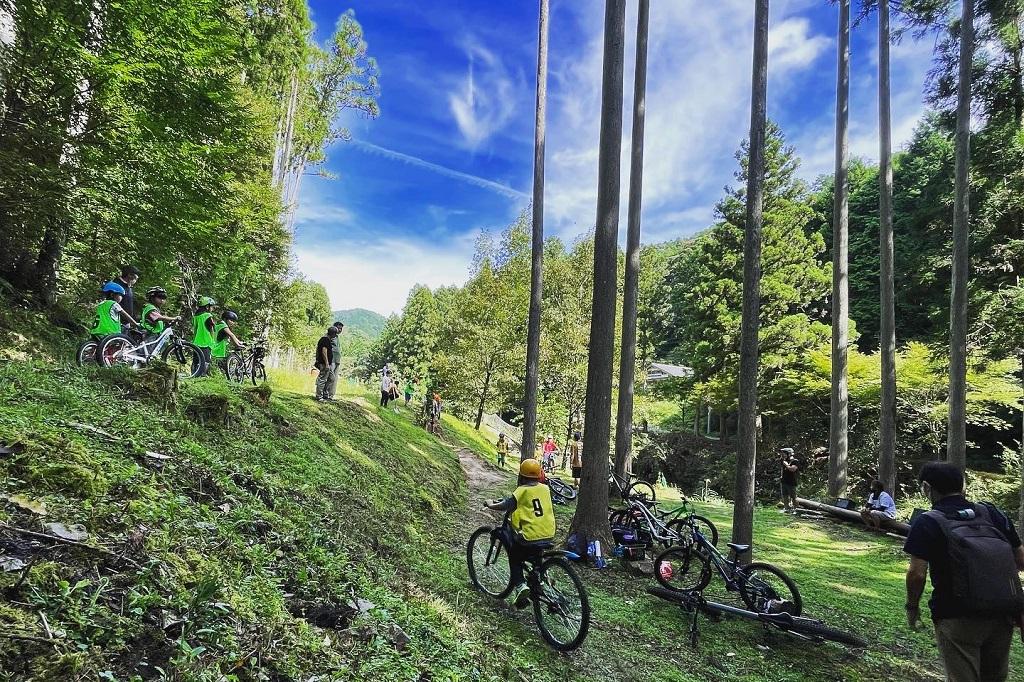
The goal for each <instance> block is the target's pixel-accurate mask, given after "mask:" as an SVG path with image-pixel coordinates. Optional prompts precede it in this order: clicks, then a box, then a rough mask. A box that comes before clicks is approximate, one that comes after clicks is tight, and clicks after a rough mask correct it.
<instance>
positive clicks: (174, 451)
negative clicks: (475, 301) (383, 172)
mask: <svg viewBox="0 0 1024 682" xmlns="http://www.w3.org/2000/svg"><path fill="white" fill-rule="evenodd" d="M283 379H284V378H283V377H279V380H280V383H281V384H284V383H285V381H284V380H283ZM139 381H140V379H139V377H138V375H134V374H131V373H114V374H109V373H93V374H83V373H82V372H80V371H78V370H72V369H68V368H57V369H54V368H53V367H45V366H41V365H32V364H27V363H20V362H18V363H8V364H6V365H0V440H5V441H7V442H12V441H15V440H18V441H21V442H22V443H24V444H25V445H26V446H27V447H26V450H25V451H24V452H22V453H20V454H18V455H17V456H14V457H10V456H8V457H4V456H0V491H2V492H4V493H7V494H13V493H23V494H26V495H28V496H29V497H32V498H38V499H42V500H44V501H45V502H46V503H47V506H48V515H47V517H46V519H43V521H51V520H52V521H64V522H66V523H74V522H80V523H83V524H84V525H85V526H86V527H87V529H88V530H89V531H90V532H91V533H92V535H93V537H92V538H90V540H89V542H97V541H98V542H101V543H103V544H104V545H105V546H107V547H109V548H111V549H112V550H114V551H115V552H116V553H118V554H120V553H122V552H125V553H126V555H127V556H128V557H130V558H131V559H132V560H133V561H135V562H137V564H138V565H139V567H138V568H136V567H133V566H130V565H125V564H123V563H118V562H113V561H107V560H103V558H102V557H97V556H95V555H92V554H89V553H82V552H79V551H77V550H71V549H67V548H60V549H56V550H47V551H44V552H42V553H38V552H37V550H38V548H33V547H31V546H29V545H27V544H26V543H24V542H22V541H21V539H19V538H16V537H14V536H11V535H9V534H5V533H4V532H2V531H0V543H3V544H0V554H4V553H7V554H15V555H20V556H23V557H24V558H26V559H30V558H31V556H33V555H35V556H37V558H36V561H35V563H34V564H33V565H32V567H31V569H30V570H29V571H28V573H27V577H26V579H25V581H24V582H23V583H22V584H21V585H20V586H18V587H17V588H16V589H13V590H12V589H6V590H5V591H4V592H0V594H2V595H4V596H5V599H3V600H0V632H3V631H4V630H5V629H6V628H8V627H10V628H13V629H16V630H17V631H20V632H28V633H31V634H33V635H36V636H40V635H43V634H44V629H43V625H42V621H41V618H40V616H39V614H40V613H43V614H45V615H46V617H47V622H48V624H49V626H50V627H51V628H52V629H54V630H55V631H61V630H62V631H64V636H63V637H62V638H61V640H60V641H59V642H58V643H57V644H56V646H51V645H42V644H38V643H34V642H18V641H12V640H8V639H4V638H0V680H8V679H9V680H15V679H17V680H21V679H39V680H44V679H52V680H66V679H83V680H84V679H96V678H97V675H99V674H100V673H102V672H104V671H110V672H111V677H112V678H113V679H118V680H127V679H130V678H131V675H133V674H139V673H145V676H146V678H147V679H149V678H151V677H158V676H159V675H158V673H156V666H159V667H161V668H163V669H165V670H174V671H175V672H176V674H177V675H178V677H177V678H175V679H187V680H219V679H238V680H254V679H276V680H285V679H310V677H311V676H313V675H321V676H323V677H321V678H320V679H354V680H364V679H374V680H414V679H434V680H506V679H513V680H518V679H523V680H556V679H580V680H583V679H627V680H630V679H644V680H720V679H725V680H766V681H767V680H838V679H843V680H868V679H875V678H878V677H880V676H884V677H887V678H890V679H908V680H937V679H940V678H939V675H938V667H937V660H936V655H935V650H934V646H933V645H932V644H931V640H930V637H929V635H928V634H927V633H926V632H922V633H918V634H913V633H909V632H907V631H906V630H905V628H904V626H903V621H902V619H903V609H902V604H903V588H902V576H903V569H904V566H905V563H904V559H903V557H902V555H901V552H900V551H899V546H898V544H897V543H895V542H892V541H888V540H884V539H879V538H876V537H873V536H868V535H866V534H864V533H862V532H861V531H858V530H855V529H852V528H848V527H837V526H832V525H819V524H812V523H808V522H804V521H800V520H797V519H793V518H791V517H788V516H784V515H781V514H779V513H777V512H775V511H774V510H759V512H758V517H757V524H758V525H757V542H758V545H757V546H758V558H760V559H765V560H770V561H774V562H776V563H778V564H779V565H781V566H783V567H784V568H785V569H786V570H787V571H788V572H789V573H790V574H791V575H792V576H793V577H794V578H795V579H796V580H797V583H798V584H799V585H800V586H801V589H802V591H803V593H804V597H805V601H806V602H807V603H808V610H809V611H810V612H811V613H813V614H815V615H818V616H820V617H821V618H823V619H824V620H825V621H826V622H828V623H830V624H833V625H837V626H845V627H848V628H850V629H855V630H857V631H859V632H861V633H863V634H867V635H868V637H869V639H872V640H875V641H877V643H878V644H877V646H876V647H875V648H874V649H873V650H872V651H871V652H869V653H867V654H866V655H854V654H849V653H848V652H846V651H845V650H843V649H841V648H839V647H837V646H832V645H826V646H813V645H808V644H805V643H800V642H795V641H793V640H790V639H788V638H786V637H784V636H781V635H777V634H774V633H767V632H764V631H762V630H761V629H760V628H759V627H757V626H756V625H753V624H750V623H747V622H731V621H726V622H721V623H711V622H708V621H706V620H703V621H702V626H703V633H702V634H703V639H702V642H701V645H700V647H699V648H698V649H697V650H693V649H691V648H690V647H689V646H688V645H687V644H686V641H685V622H684V620H683V618H682V617H681V615H680V614H679V613H678V611H677V609H674V608H673V607H671V606H669V605H667V604H664V603H662V602H659V601H657V600H655V599H653V598H651V597H649V596H647V595H646V594H645V593H644V587H645V586H646V585H647V584H650V583H649V580H648V579H642V578H635V577H630V576H628V575H626V574H625V573H623V572H621V571H618V570H610V571H604V572H594V571H586V572H585V580H586V582H587V584H588V589H589V591H590V595H591V600H592V605H593V608H594V626H593V628H592V630H591V635H590V638H589V639H588V640H587V643H586V644H585V646H584V648H583V650H581V651H579V652H575V653H574V654H571V655H569V656H563V655H558V654H555V653H553V652H551V651H550V650H548V649H547V648H545V647H544V645H543V644H542V642H541V640H540V638H539V636H538V635H537V633H536V629H535V626H534V624H533V621H532V615H531V614H530V613H529V612H516V611H514V610H511V609H509V608H508V607H507V606H504V605H501V604H495V603H493V602H489V601H488V600H486V599H485V598H483V597H481V596H479V595H477V594H475V593H473V592H472V591H471V590H469V589H468V586H467V582H466V571H465V559H464V542H465V538H466V537H467V536H468V532H469V531H470V530H471V529H472V528H473V527H474V526H475V525H476V524H477V523H479V519H478V518H477V519H476V520H471V519H468V518H466V517H465V515H464V511H463V510H464V509H465V506H466V500H467V490H466V487H465V483H464V481H463V479H462V476H461V474H460V472H459V469H458V463H457V458H456V456H455V454H454V453H453V451H452V450H451V448H449V447H447V446H445V445H444V444H442V443H439V442H438V441H437V440H435V439H433V438H431V437H430V436H428V435H427V434H425V433H424V432H423V431H422V430H420V429H417V428H415V427H414V426H413V425H412V423H411V419H410V414H409V413H407V412H405V411H404V410H401V411H400V413H399V414H395V413H394V412H391V411H385V410H380V409H378V408H376V407H375V406H373V405H372V404H371V403H370V402H369V401H368V400H367V398H366V396H363V395H358V394H353V395H348V396H346V399H345V400H344V401H342V402H340V403H339V404H335V405H319V404H315V403H312V402H311V401H309V400H308V399H306V398H305V397H304V395H302V394H301V393H289V392H287V391H277V392H275V393H274V394H273V395H272V396H271V399H270V402H269V405H266V406H264V405H261V404H259V403H260V396H258V395H254V394H253V393H251V392H246V391H241V392H240V391H237V390H236V389H232V388H229V387H227V386H225V385H224V384H222V383H221V382H219V381H216V380H212V381H202V382H193V383H189V384H186V385H184V386H183V387H182V389H181V394H180V396H179V401H178V402H179V404H178V407H177V409H176V410H174V411H172V412H164V411H161V410H160V409H159V408H158V407H157V406H156V405H154V404H150V403H149V402H147V401H145V400H138V399H126V398H125V396H126V395H129V394H131V393H133V392H135V391H137V390H138V385H139ZM290 386H291V387H293V388H294V389H295V390H303V389H304V388H305V379H301V380H300V379H295V378H293V379H292V380H291V382H290ZM352 390H355V389H352ZM224 405H226V406H227V407H228V411H229V413H230V414H231V415H233V422H232V424H231V425H230V426H226V427H225V426H202V425H200V424H198V423H195V422H194V421H192V420H190V419H189V418H188V417H187V415H189V414H192V415H194V414H197V413H198V412H203V411H204V410H205V411H209V410H210V408H211V406H212V407H213V408H218V407H222V406H224ZM67 422H80V423H88V424H91V425H94V426H97V427H99V428H102V429H106V430H108V431H110V432H111V433H114V434H116V435H117V436H119V437H120V438H123V439H128V440H130V442H125V441H117V442H111V441H109V440H107V439H105V438H104V437H102V436H99V435H97V434H93V433H89V432H88V431H83V430H82V429H81V428H80V427H77V428H76V427H68V426H67V425H66V423H67ZM445 426H446V438H447V439H449V440H451V441H452V442H454V443H461V444H464V445H465V446H467V447H470V448H471V449H473V450H475V451H476V452H478V453H480V454H482V455H484V456H485V457H488V458H491V459H493V449H492V448H491V446H490V443H489V442H488V441H487V440H486V438H484V437H482V436H480V435H479V434H476V433H475V432H473V431H472V429H471V428H469V427H467V426H466V425H465V424H462V423H461V422H458V421H457V420H454V419H450V418H446V422H445ZM145 450H154V451H158V452H162V453H165V454H167V455H171V456H172V459H171V460H170V461H169V462H168V463H167V464H166V465H165V466H164V467H163V468H162V469H155V468H153V467H151V466H147V465H146V464H145V460H144V458H143V457H140V456H139V453H141V452H143V451H145ZM509 485H511V475H510V478H509ZM499 492H502V491H500V490H489V491H479V492H478V496H479V495H484V496H487V497H493V496H497V495H498V494H499ZM225 505H226V506H225ZM703 509H704V510H705V511H707V512H708V513H709V514H710V515H711V516H712V517H713V518H714V519H715V520H716V522H718V523H719V526H720V528H721V529H722V530H723V531H726V530H727V528H728V517H729V512H730V510H729V508H728V507H727V506H726V505H724V504H711V505H703ZM561 513H562V518H561V523H560V527H561V528H565V527H567V526H568V521H569V516H568V515H569V514H570V513H571V509H564V510H562V511H561ZM0 521H4V522H7V523H11V524H13V525H16V526H19V527H23V528H35V529H37V530H38V529H39V527H40V526H39V523H40V520H38V519H34V518H32V516H31V514H29V513H27V512H24V511H21V510H19V509H17V508H16V507H14V506H12V505H10V504H8V505H7V506H4V507H0ZM723 534H727V532H725V533H723ZM19 575H20V574H19V573H6V574H4V573H0V589H4V588H11V587H12V586H13V585H14V584H15V583H16V582H17V581H18V579H19ZM353 596H358V597H360V598H363V599H368V600H370V601H372V602H373V603H374V604H376V605H377V607H378V608H376V609H373V610H372V611H370V613H369V614H368V615H367V616H365V617H363V618H361V619H356V620H353V621H352V622H350V620H351V618H350V614H349V613H348V611H347V609H346V607H345V603H346V602H348V601H349V600H351V598H352V597H353ZM339 609H340V613H339ZM304 616H305V618H304ZM183 619H184V620H187V621H188V626H186V628H185V629H183V628H182V627H181V625H179V624H177V622H178V621H181V620H183ZM307 619H308V620H307ZM308 621H316V622H318V623H319V625H313V624H311V623H310V622H308ZM334 621H337V622H334ZM396 625H397V626H399V627H400V628H402V630H404V631H405V632H406V633H407V634H408V635H409V636H410V637H411V641H410V642H409V644H408V645H406V646H404V647H402V646H401V644H400V643H399V642H398V636H397V633H396V631H395V630H394V627H395V626H396ZM321 626H324V627H321ZM58 634H59V633H58ZM763 647H767V648H763ZM730 654H733V655H730ZM143 660H145V661H146V663H147V664H148V665H149V667H146V666H141V667H140V665H139V664H140V662H141V661H143ZM1014 668H1015V669H1016V670H1022V669H1024V660H1022V657H1021V656H1020V651H1019V648H1018V649H1017V651H1016V652H1015V659H1014ZM257 671H261V672H260V673H258V672H257ZM423 673H428V675H426V676H423V677H421V675H423ZM260 674H262V675H264V676H265V677H259V675H260Z"/></svg>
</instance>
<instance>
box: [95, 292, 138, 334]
mask: <svg viewBox="0 0 1024 682" xmlns="http://www.w3.org/2000/svg"><path fill="white" fill-rule="evenodd" d="M100 293H102V294H103V298H104V300H103V301H102V302H101V303H100V304H99V305H98V306H96V319H95V321H94V322H93V325H92V329H90V330H89V334H91V335H92V337H93V338H94V339H96V340H97V341H99V340H100V339H102V338H103V337H104V336H109V335H111V334H120V333H121V320H122V319H124V320H127V321H128V323H129V324H132V325H136V326H137V325H138V323H137V322H136V321H135V320H134V319H133V318H132V316H131V315H129V314H128V313H127V312H125V310H124V308H122V307H121V299H122V298H124V295H125V291H124V287H123V286H121V285H120V284H118V283H116V282H107V283H106V284H104V285H103V288H102V289H100Z"/></svg>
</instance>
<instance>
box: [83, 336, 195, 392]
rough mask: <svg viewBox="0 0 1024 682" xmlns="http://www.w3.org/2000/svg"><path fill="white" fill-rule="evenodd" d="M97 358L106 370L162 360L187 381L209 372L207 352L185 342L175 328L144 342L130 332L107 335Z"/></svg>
mask: <svg viewBox="0 0 1024 682" xmlns="http://www.w3.org/2000/svg"><path fill="white" fill-rule="evenodd" d="M97 356H98V358H99V362H100V364H102V365H103V366H104V367H113V366H114V365H118V364H124V365H128V366H129V367H133V368H139V367H143V366H145V365H147V364H149V362H150V361H151V360H152V359H153V358H156V357H159V358H160V359H161V360H163V361H164V362H166V363H167V364H168V365H170V366H171V367H172V369H174V371H175V372H176V373H177V374H178V377H179V378H183V379H186V378H193V377H197V376H202V375H203V374H204V373H205V372H206V356H205V355H204V354H203V351H201V350H199V348H198V347H197V346H195V345H194V344H192V343H190V342H188V341H184V340H182V338H181V337H180V336H178V334H176V333H175V331H174V327H173V326H171V325H168V326H167V327H166V328H165V329H164V330H163V331H162V332H160V334H158V335H157V336H150V337H147V338H142V339H141V340H139V339H137V338H136V337H134V336H133V335H130V334H126V333H122V334H111V335H110V336H105V337H103V339H102V340H100V342H99V348H98V350H97Z"/></svg>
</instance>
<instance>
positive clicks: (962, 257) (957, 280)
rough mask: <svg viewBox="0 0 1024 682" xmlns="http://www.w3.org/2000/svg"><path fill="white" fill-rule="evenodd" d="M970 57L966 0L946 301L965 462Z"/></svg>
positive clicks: (952, 417) (953, 433) (951, 434)
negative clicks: (949, 280)
mask: <svg viewBox="0 0 1024 682" xmlns="http://www.w3.org/2000/svg"><path fill="white" fill-rule="evenodd" d="M973 59H974V0H966V1H965V2H964V5H963V17H962V19H961V22H960V82H959V87H958V94H957V107H956V188H955V195H956V196H955V200H954V201H955V203H954V204H953V283H952V288H951V290H950V306H949V425H948V433H947V437H946V458H947V459H948V460H949V461H950V462H951V463H953V464H955V465H957V466H958V467H960V468H961V469H963V468H964V467H965V466H966V464H967V278H968V270H969V266H970V264H969V262H968V252H967V249H968V233H969V229H970V226H969V220H970V209H971V197H970V175H969V174H970V167H971V64H972V61H973Z"/></svg>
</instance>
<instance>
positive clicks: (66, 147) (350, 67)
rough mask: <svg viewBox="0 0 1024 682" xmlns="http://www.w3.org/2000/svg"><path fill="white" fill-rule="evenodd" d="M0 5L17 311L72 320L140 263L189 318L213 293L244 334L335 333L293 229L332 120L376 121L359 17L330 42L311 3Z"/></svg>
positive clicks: (1, 207) (1, 263)
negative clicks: (302, 266)
mask: <svg viewBox="0 0 1024 682" xmlns="http://www.w3.org/2000/svg"><path fill="white" fill-rule="evenodd" d="M0 10H2V12H0V14H5V15H6V16H9V17H10V23H11V29H12V30H11V35H10V40H6V39H5V40H0V95H2V98H0V101H2V104H0V236H2V242H3V245H4V248H3V249H0V282H4V283H5V285H4V286H5V288H6V290H7V291H8V293H9V294H10V295H11V296H12V298H13V299H14V300H15V301H16V302H18V303H19V304H24V305H26V306H30V307H33V308H37V309H46V310H51V311H56V310H57V309H60V310H62V311H65V312H64V313H63V314H57V313H55V315H56V316H57V317H62V319H63V322H62V323H63V324H65V325H71V326H75V324H76V323H81V322H85V321H86V320H87V318H89V317H90V316H91V310H88V309H87V307H86V306H87V305H91V304H93V302H94V300H95V298H96V291H97V289H98V288H99V286H100V284H102V283H103V282H104V281H106V280H108V279H110V278H111V277H113V276H114V275H115V274H117V273H118V271H119V270H120V268H121V266H122V265H123V264H131V265H134V266H135V267H137V268H138V269H139V270H141V272H142V276H141V279H140V283H139V287H140V288H141V291H140V292H139V293H140V295H141V293H142V292H144V291H145V290H146V288H148V287H151V286H154V285H159V286H162V287H165V288H166V289H167V291H168V292H169V294H170V298H169V301H168V308H170V309H171V310H172V311H174V312H178V311H184V312H185V314H186V315H187V314H188V312H189V311H190V310H191V309H192V308H193V307H194V305H195V303H196V300H197V298H198V297H199V296H200V295H206V296H212V297H213V298H215V299H216V300H217V301H218V302H219V303H220V304H221V305H223V306H225V307H230V308H232V309H234V310H236V311H237V312H238V313H239V315H240V317H241V320H240V324H241V326H240V332H241V333H242V334H243V335H244V336H247V337H248V336H266V335H268V334H269V335H270V336H271V337H272V338H273V339H274V340H275V341H277V342H279V343H282V344H286V345H303V344H305V343H306V338H305V336H306V334H305V331H306V330H305V329H304V326H305V325H306V324H307V323H309V324H313V323H314V322H315V326H317V327H320V326H325V325H326V324H328V323H329V321H330V306H329V304H327V306H326V312H325V313H321V312H316V313H314V312H312V311H314V310H317V308H318V302H317V292H316V290H315V287H312V286H307V284H308V283H305V282H304V281H303V280H302V279H301V278H297V277H296V276H295V274H294V273H292V272H291V270H290V267H291V262H290V258H291V241H292V232H291V227H292V217H293V215H294V210H295V202H296V200H297V192H298V188H299V184H300V182H301V179H302V176H303V174H304V173H307V172H311V171H315V169H316V168H317V166H318V165H319V164H321V163H322V162H323V160H324V150H325V149H326V148H327V147H328V146H329V145H330V144H332V143H333V142H336V141H338V140H342V139H345V138H346V137H347V135H348V133H347V131H346V130H345V129H344V128H342V127H340V126H339V124H338V122H337V116H338V115H339V113H340V112H342V111H345V110H349V111H353V112H358V113H360V114H363V115H366V116H371V117H372V116H375V115H376V114H377V105H376V102H375V97H376V94H377V74H376V65H375V63H374V61H373V59H372V58H370V57H369V56H368V47H367V45H366V43H365V41H364V40H363V36H362V30H361V28H360V25H359V23H358V22H357V21H356V19H355V17H354V16H353V15H352V14H351V13H348V14H343V15H342V16H341V19H340V20H339V22H338V24H337V26H336V27H335V31H334V33H333V36H332V37H331V39H330V41H328V42H327V43H326V44H325V45H324V46H320V45H317V44H315V43H314V42H313V40H312V30H313V26H312V23H311V21H310V17H309V9H308V7H307V5H306V3H305V1H304V0H281V1H273V2H266V3H263V2H241V3H223V2H217V1H215V0H200V1H198V2H188V3H171V4H167V3H160V2H151V1H150V0H129V1H128V2H118V3H92V2H85V1H81V0H56V1H55V2H46V3H33V2H20V1H15V0H3V2H0ZM320 291H321V292H322V288H321V289H320ZM323 298H324V299H326V294H323ZM140 305H141V302H140ZM303 311H307V312H306V314H303ZM321 318H323V319H321Z"/></svg>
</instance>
